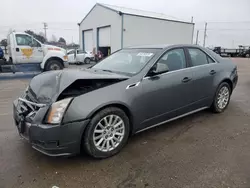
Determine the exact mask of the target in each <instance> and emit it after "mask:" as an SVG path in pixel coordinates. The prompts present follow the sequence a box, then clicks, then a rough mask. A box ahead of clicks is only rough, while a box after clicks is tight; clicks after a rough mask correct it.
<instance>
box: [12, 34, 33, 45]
mask: <svg viewBox="0 0 250 188" xmlns="http://www.w3.org/2000/svg"><path fill="white" fill-rule="evenodd" d="M16 43H17V45H19V46H30V45H31V44H32V39H31V37H30V36H28V35H20V34H17V35H16Z"/></svg>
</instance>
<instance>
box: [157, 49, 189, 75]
mask: <svg viewBox="0 0 250 188" xmlns="http://www.w3.org/2000/svg"><path fill="white" fill-rule="evenodd" d="M157 64H160V66H166V67H167V68H168V69H169V71H175V70H179V69H183V68H185V67H186V58H185V53H184V50H183V49H174V50H170V51H168V52H166V54H165V55H163V56H162V57H161V59H160V60H159V61H158V62H157Z"/></svg>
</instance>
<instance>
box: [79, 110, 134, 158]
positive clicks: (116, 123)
mask: <svg viewBox="0 0 250 188" xmlns="http://www.w3.org/2000/svg"><path fill="white" fill-rule="evenodd" d="M129 131H130V126H129V119H128V117H127V115H126V113H125V112H124V111H123V110H121V109H120V108H116V107H109V108H106V109H104V110H102V111H100V112H98V113H97V114H96V115H95V116H94V117H93V118H92V119H91V121H90V123H89V125H88V126H87V128H86V131H85V133H84V135H83V147H84V149H85V151H86V152H87V153H88V154H89V155H91V156H92V157H94V158H100V159H101V158H107V157H111V156H113V155H115V154H117V153H118V152H120V151H121V149H122V148H123V147H124V146H125V144H126V143H127V140H128V137H129Z"/></svg>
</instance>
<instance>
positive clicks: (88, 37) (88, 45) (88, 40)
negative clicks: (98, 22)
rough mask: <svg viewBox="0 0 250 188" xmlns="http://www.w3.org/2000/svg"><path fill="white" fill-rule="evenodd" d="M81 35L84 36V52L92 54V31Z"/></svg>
mask: <svg viewBox="0 0 250 188" xmlns="http://www.w3.org/2000/svg"><path fill="white" fill-rule="evenodd" d="M83 35H84V50H85V51H90V52H92V51H93V46H94V41H93V30H88V31H84V32H83Z"/></svg>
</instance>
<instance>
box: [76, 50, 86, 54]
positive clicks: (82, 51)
mask: <svg viewBox="0 0 250 188" xmlns="http://www.w3.org/2000/svg"><path fill="white" fill-rule="evenodd" d="M77 53H78V54H85V53H86V52H85V51H84V50H77Z"/></svg>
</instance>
